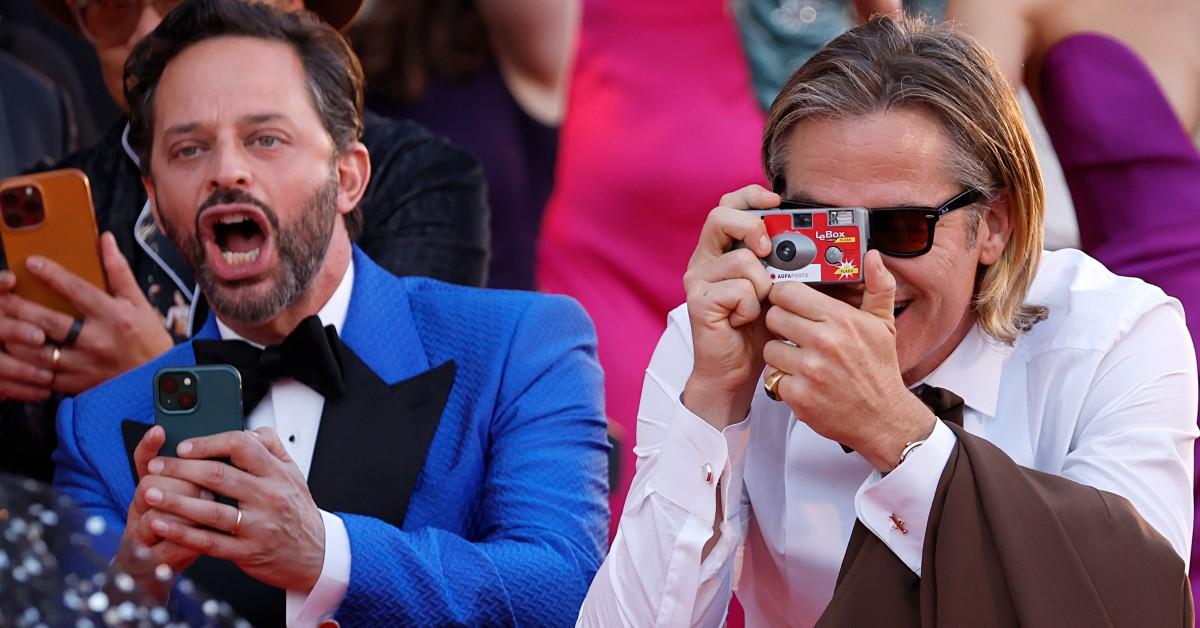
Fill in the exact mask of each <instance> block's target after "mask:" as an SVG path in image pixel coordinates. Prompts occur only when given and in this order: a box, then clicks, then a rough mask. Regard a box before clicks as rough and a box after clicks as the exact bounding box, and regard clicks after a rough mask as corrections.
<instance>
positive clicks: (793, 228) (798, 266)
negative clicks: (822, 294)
mask: <svg viewBox="0 0 1200 628" xmlns="http://www.w3.org/2000/svg"><path fill="white" fill-rule="evenodd" d="M746 211H749V212H750V213H752V214H754V215H756V216H758V217H759V218H762V221H763V224H764V225H765V226H766V228H767V237H769V238H771V254H770V255H768V256H767V257H764V258H762V263H763V266H764V267H765V268H766V269H767V272H768V273H770V274H771V281H772V282H776V283H778V282H781V281H802V282H804V283H855V282H859V281H862V280H863V278H862V266H863V256H864V255H866V253H867V238H868V237H870V224H869V222H868V219H867V210H866V209H864V208H862V207H852V208H842V207H839V208H831V209H824V208H823V209H792V208H784V207H779V208H776V209H763V210H757V209H750V210H746ZM734 248H746V245H745V244H744V243H742V242H737V243H735V244H734Z"/></svg>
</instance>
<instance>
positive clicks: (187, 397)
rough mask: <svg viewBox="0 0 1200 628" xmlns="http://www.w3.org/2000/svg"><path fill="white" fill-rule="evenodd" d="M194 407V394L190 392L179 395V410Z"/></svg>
mask: <svg viewBox="0 0 1200 628" xmlns="http://www.w3.org/2000/svg"><path fill="white" fill-rule="evenodd" d="M194 407H196V394H195V393H191V392H187V391H184V392H181V393H179V408H180V409H182V410H191V409H192V408H194Z"/></svg>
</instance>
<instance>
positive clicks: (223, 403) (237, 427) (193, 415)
mask: <svg viewBox="0 0 1200 628" xmlns="http://www.w3.org/2000/svg"><path fill="white" fill-rule="evenodd" d="M154 423H155V424H157V425H161V426H162V427H163V429H164V430H166V432H167V442H166V443H164V444H163V446H162V450H161V451H160V454H161V455H164V456H176V455H177V453H176V451H175V448H176V447H178V446H179V443H181V442H183V441H185V440H187V439H189V438H196V437H198V436H211V435H213V434H220V433H222V432H235V431H241V430H242V429H244V425H243V421H242V376H241V375H240V374H239V373H238V371H237V369H235V368H233V367H232V366H228V365H225V364H213V365H204V366H188V367H168V368H164V369H162V370H160V371H159V372H158V373H157V374H155V376H154ZM223 462H226V463H228V462H229V460H228V459H225V460H223ZM218 501H221V502H224V503H229V504H231V505H234V503H233V502H232V501H231V500H229V499H227V498H223V497H220V496H218Z"/></svg>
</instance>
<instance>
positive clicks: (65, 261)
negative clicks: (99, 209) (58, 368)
mask: <svg viewBox="0 0 1200 628" xmlns="http://www.w3.org/2000/svg"><path fill="white" fill-rule="evenodd" d="M26 186H33V187H34V188H36V189H37V190H39V191H40V192H41V203H42V206H43V207H44V210H45V219H44V220H43V222H42V223H41V224H39V225H36V226H32V227H20V228H13V227H10V226H9V225H8V224H7V222H6V221H5V220H2V219H0V241H2V243H3V246H4V259H5V263H6V265H7V267H8V269H9V270H11V271H12V272H13V273H15V274H16V275H17V287H16V290H14V292H15V293H16V294H17V295H18V296H21V297H24V298H26V299H28V300H30V301H33V302H35V303H40V304H42V305H44V306H46V307H48V308H50V309H53V310H58V311H59V312H63V313H65V314H68V315H70V316H73V317H77V316H79V315H80V314H79V312H78V311H77V310H76V309H75V307H74V306H72V305H71V303H70V302H69V301H67V299H66V298H64V297H63V296H62V295H60V294H58V293H57V292H55V291H54V290H53V289H51V288H50V286H48V285H47V284H45V283H43V282H42V281H41V280H40V279H37V278H36V277H34V276H33V275H31V274H30V273H29V271H28V270H26V268H25V259H26V258H27V257H29V256H30V255H34V254H36V255H41V256H43V257H47V258H49V259H52V260H54V261H55V262H58V263H59V264H61V265H62V266H63V267H65V268H66V269H67V270H70V271H71V272H73V273H75V274H76V275H79V276H80V277H82V278H83V279H84V280H85V281H87V282H88V283H90V284H92V285H94V286H96V287H97V288H100V289H101V290H104V291H106V292H107V290H108V289H107V286H106V282H105V279H104V270H103V266H102V265H101V262H100V246H99V244H100V241H99V236H98V233H97V230H96V215H95V213H94V212H93V210H92V193H91V188H90V187H89V185H88V179H87V175H85V174H84V173H83V171H81V170H77V169H74V168H70V169H66V170H54V171H50V172H43V173H39V174H34V175H28V176H20V177H12V178H9V179H5V180H4V181H0V194H3V193H4V191H6V190H13V189H22V190H23V189H24V188H25V187H26Z"/></svg>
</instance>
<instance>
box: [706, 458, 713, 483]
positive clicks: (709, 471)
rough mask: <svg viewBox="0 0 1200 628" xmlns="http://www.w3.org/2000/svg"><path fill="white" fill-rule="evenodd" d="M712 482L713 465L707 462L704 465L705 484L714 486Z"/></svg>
mask: <svg viewBox="0 0 1200 628" xmlns="http://www.w3.org/2000/svg"><path fill="white" fill-rule="evenodd" d="M712 482H713V471H712V465H711V464H709V463H707V462H706V463H704V483H705V484H712Z"/></svg>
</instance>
